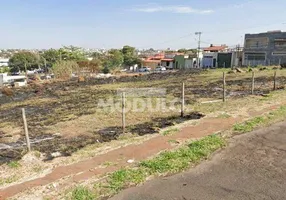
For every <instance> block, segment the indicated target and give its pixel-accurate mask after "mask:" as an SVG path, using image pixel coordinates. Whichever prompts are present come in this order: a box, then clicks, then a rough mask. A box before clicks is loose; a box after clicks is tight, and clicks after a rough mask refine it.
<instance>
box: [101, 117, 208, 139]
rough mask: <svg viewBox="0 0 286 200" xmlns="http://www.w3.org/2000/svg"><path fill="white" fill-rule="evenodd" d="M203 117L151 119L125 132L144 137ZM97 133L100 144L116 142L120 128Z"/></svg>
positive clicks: (120, 132) (130, 127)
mask: <svg viewBox="0 0 286 200" xmlns="http://www.w3.org/2000/svg"><path fill="white" fill-rule="evenodd" d="M203 117H205V115H204V114H201V113H199V112H192V113H189V114H186V115H185V116H184V117H180V116H170V117H166V118H154V119H151V121H150V122H145V123H141V124H136V125H131V126H127V127H126V131H127V132H130V133H132V134H137V135H139V136H144V135H147V134H155V133H158V132H159V131H160V129H162V128H167V127H170V126H174V125H176V124H181V123H183V122H185V121H188V120H195V119H201V118H203ZM97 133H98V134H99V135H100V141H101V142H110V141H112V140H116V139H117V138H118V137H119V136H120V135H121V134H122V128H121V127H119V126H116V127H108V128H105V129H102V130H99V131H98V132H97Z"/></svg>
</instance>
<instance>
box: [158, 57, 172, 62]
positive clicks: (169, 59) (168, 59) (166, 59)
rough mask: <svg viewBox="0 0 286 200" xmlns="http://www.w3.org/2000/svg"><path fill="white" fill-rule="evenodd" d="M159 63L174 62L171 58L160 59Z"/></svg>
mask: <svg viewBox="0 0 286 200" xmlns="http://www.w3.org/2000/svg"><path fill="white" fill-rule="evenodd" d="M161 61H167V62H168V61H170V62H171V61H174V59H171V58H164V59H162V60H161Z"/></svg>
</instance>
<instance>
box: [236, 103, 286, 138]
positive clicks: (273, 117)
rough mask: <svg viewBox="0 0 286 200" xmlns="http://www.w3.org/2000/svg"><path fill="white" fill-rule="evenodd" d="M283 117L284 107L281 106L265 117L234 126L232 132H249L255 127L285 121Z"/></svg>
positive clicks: (285, 110)
mask: <svg viewBox="0 0 286 200" xmlns="http://www.w3.org/2000/svg"><path fill="white" fill-rule="evenodd" d="M285 117H286V106H281V107H280V108H279V109H277V110H275V111H272V112H270V113H268V114H267V115H265V116H258V117H254V118H252V119H250V120H248V121H245V122H242V123H238V124H235V125H234V126H233V132H234V133H236V134H241V133H247V132H251V131H253V130H254V129H255V128H257V127H263V126H268V125H270V124H272V123H275V122H278V121H281V120H283V119H285Z"/></svg>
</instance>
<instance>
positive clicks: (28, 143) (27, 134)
mask: <svg viewBox="0 0 286 200" xmlns="http://www.w3.org/2000/svg"><path fill="white" fill-rule="evenodd" d="M22 116H23V122H24V130H25V136H26V142H27V147H28V151H29V152H30V151H31V144H30V138H29V132H28V124H27V119H26V113H25V108H22Z"/></svg>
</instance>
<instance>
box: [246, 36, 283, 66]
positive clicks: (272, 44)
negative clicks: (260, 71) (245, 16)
mask: <svg viewBox="0 0 286 200" xmlns="http://www.w3.org/2000/svg"><path fill="white" fill-rule="evenodd" d="M282 63H286V32H282V31H269V32H265V33H258V34H245V39H244V55H243V64H244V65H253V66H254V65H279V64H282Z"/></svg>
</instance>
